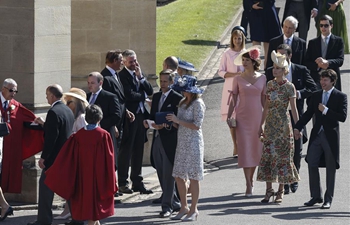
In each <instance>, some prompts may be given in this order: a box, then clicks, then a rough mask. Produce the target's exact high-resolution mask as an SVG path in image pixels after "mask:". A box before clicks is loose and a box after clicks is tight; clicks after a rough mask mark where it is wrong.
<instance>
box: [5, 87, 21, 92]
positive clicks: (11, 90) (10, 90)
mask: <svg viewBox="0 0 350 225" xmlns="http://www.w3.org/2000/svg"><path fill="white" fill-rule="evenodd" d="M4 88H6V89H7V90H9V92H15V93H18V91H17V90H13V89H9V88H7V87H4Z"/></svg>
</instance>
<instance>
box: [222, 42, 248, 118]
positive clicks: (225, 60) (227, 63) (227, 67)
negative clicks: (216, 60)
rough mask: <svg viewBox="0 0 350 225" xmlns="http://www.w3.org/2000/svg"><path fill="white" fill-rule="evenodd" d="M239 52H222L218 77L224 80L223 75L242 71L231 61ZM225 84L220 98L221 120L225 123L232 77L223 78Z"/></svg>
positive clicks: (241, 68)
mask: <svg viewBox="0 0 350 225" xmlns="http://www.w3.org/2000/svg"><path fill="white" fill-rule="evenodd" d="M239 53H241V52H235V51H233V50H232V49H228V50H227V51H225V52H224V54H223V55H222V57H221V61H220V66H219V72H218V74H219V76H220V77H222V78H224V76H225V74H226V73H227V72H230V73H237V72H239V71H243V67H242V66H236V65H235V64H234V63H233V61H234V60H235V58H236V57H237V56H238V55H239ZM224 79H225V83H224V87H223V89H222V98H221V119H222V120H223V121H226V119H227V111H228V105H227V101H228V97H229V92H228V91H229V90H232V82H233V77H228V78H224Z"/></svg>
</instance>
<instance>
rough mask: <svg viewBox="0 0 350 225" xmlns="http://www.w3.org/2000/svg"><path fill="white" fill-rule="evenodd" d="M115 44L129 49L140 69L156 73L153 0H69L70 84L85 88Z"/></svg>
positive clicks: (115, 46)
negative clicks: (70, 26) (89, 78)
mask: <svg viewBox="0 0 350 225" xmlns="http://www.w3.org/2000/svg"><path fill="white" fill-rule="evenodd" d="M117 48H119V49H122V50H124V49H133V50H134V51H135V52H136V54H137V57H138V61H139V62H140V65H141V68H142V71H143V72H144V73H145V74H155V73H156V71H155V70H156V66H155V64H156V0H103V1H102V0H72V86H76V87H80V88H83V89H86V77H87V75H88V74H89V73H90V72H91V71H101V70H102V68H103V67H104V65H105V56H106V53H107V51H108V50H110V49H117Z"/></svg>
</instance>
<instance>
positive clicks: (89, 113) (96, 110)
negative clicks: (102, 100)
mask: <svg viewBox="0 0 350 225" xmlns="http://www.w3.org/2000/svg"><path fill="white" fill-rule="evenodd" d="M102 118H103V113H102V109H101V108H100V106H98V105H95V104H92V105H89V106H87V107H86V109H85V120H86V122H87V123H88V124H97V123H98V122H100V121H101V120H102Z"/></svg>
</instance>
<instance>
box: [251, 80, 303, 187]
mask: <svg viewBox="0 0 350 225" xmlns="http://www.w3.org/2000/svg"><path fill="white" fill-rule="evenodd" d="M266 94H267V98H268V99H269V102H270V103H269V106H268V109H269V111H268V114H267V117H266V121H265V128H264V138H263V144H264V147H263V153H262V157H261V160H260V164H259V169H258V177H257V180H258V181H266V182H272V183H280V184H290V183H294V182H297V181H299V179H300V178H299V174H298V171H297V169H296V167H295V165H294V163H293V156H294V139H293V130H292V124H291V120H290V115H289V112H288V105H289V99H290V98H295V97H296V95H295V92H294V86H293V84H292V83H290V82H289V81H287V80H286V79H285V80H284V81H283V82H281V83H277V81H276V80H271V81H269V82H268V83H267V93H266Z"/></svg>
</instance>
